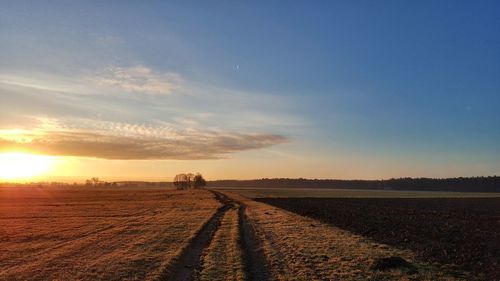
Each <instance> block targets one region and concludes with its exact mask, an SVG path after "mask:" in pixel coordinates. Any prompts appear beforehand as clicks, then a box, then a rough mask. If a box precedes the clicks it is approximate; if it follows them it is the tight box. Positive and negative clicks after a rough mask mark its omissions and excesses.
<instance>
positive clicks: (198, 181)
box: [193, 173, 207, 188]
mask: <svg viewBox="0 0 500 281" xmlns="http://www.w3.org/2000/svg"><path fill="white" fill-rule="evenodd" d="M206 185H207V181H206V180H205V179H204V178H203V176H202V175H201V174H200V173H197V174H196V176H194V181H193V187H194V188H203V187H204V186H206Z"/></svg>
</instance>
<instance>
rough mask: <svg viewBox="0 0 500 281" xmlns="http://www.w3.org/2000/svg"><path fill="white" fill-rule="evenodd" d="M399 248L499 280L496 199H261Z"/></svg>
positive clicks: (499, 223) (499, 211)
mask: <svg viewBox="0 0 500 281" xmlns="http://www.w3.org/2000/svg"><path fill="white" fill-rule="evenodd" d="M257 200H258V201H259V202H264V203H267V204H271V205H273V206H276V207H279V208H282V209H286V210H289V211H292V212H294V213H297V214H300V215H304V216H307V217H311V218H315V219H318V220H320V221H322V222H324V223H328V224H330V225H334V226H336V227H339V228H342V229H345V230H348V231H350V232H351V233H356V234H358V235H362V236H364V237H368V238H370V239H372V240H373V241H377V242H379V243H384V244H387V245H391V246H393V247H396V248H400V249H410V250H412V251H413V252H414V253H415V254H416V255H417V258H418V259H420V260H429V261H432V262H436V263H441V264H449V265H453V266H454V268H456V269H461V270H466V271H469V272H471V273H472V276H474V277H475V278H477V279H478V280H498V278H500V262H499V261H500V220H499V219H500V198H418V199H415V198H405V199H396V198H384V199H382V198H365V199H362V198H261V199H257Z"/></svg>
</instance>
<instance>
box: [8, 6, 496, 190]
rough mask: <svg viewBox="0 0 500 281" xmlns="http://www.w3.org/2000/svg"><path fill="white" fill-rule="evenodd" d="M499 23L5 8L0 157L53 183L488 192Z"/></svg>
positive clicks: (287, 12) (225, 10) (437, 15)
mask: <svg viewBox="0 0 500 281" xmlns="http://www.w3.org/2000/svg"><path fill="white" fill-rule="evenodd" d="M498 11H500V3H499V2H498V1H314V2H310V1H286V3H285V2H280V1H2V2H1V3H0V62H1V63H0V152H2V153H9V152H18V151H24V152H29V153H33V154H41V155H49V156H51V157H54V159H55V163H56V164H55V165H54V167H52V168H51V169H50V171H46V172H45V173H43V175H40V177H41V178H42V179H54V180H61V179H63V180H64V179H69V180H73V179H84V178H87V177H90V176H99V177H100V178H101V179H104V180H122V179H133V180H171V179H172V178H173V176H174V175H175V174H177V173H180V172H186V171H189V172H200V173H202V174H203V175H205V177H206V178H208V179H251V178H264V177H294V178H295V177H306V178H339V179H352V178H356V179H381V178H391V177H406V176H410V177H455V176H483V175H484V176H487V175H495V174H496V175H498V174H500V110H499V108H500V16H499V13H498ZM28 165H29V164H28Z"/></svg>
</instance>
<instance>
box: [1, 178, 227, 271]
mask: <svg viewBox="0 0 500 281" xmlns="http://www.w3.org/2000/svg"><path fill="white" fill-rule="evenodd" d="M219 206H220V203H218V202H217V201H216V200H215V199H214V198H213V195H212V194H211V193H209V192H206V191H202V192H193V191H173V190H171V191H164V190H159V189H153V190H148V189H94V188H88V187H85V188H76V189H75V188H63V189H61V188H28V187H27V188H0V248H1V249H2V251H0V280H75V279H80V280H96V279H98V280H143V279H147V278H151V279H154V277H155V276H156V275H157V274H160V272H161V271H162V269H163V268H164V267H166V266H167V265H168V263H169V262H170V261H171V259H172V258H174V257H176V256H177V255H178V252H179V251H180V250H181V248H182V247H183V246H184V245H185V244H186V243H187V242H188V239H189V238H190V237H191V236H193V235H194V234H195V233H196V231H197V230H198V229H199V228H200V226H201V225H202V224H204V223H205V222H206V221H207V220H208V219H209V218H210V217H211V216H212V215H213V214H214V213H215V212H216V210H217V208H218V207H219Z"/></svg>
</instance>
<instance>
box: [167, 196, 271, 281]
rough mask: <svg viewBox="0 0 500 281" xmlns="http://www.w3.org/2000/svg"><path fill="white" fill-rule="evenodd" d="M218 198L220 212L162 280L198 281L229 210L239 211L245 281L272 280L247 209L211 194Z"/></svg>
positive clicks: (168, 269)
mask: <svg viewBox="0 0 500 281" xmlns="http://www.w3.org/2000/svg"><path fill="white" fill-rule="evenodd" d="M212 193H214V195H215V198H216V199H217V200H218V201H219V202H220V203H222V204H223V205H222V207H220V208H219V209H218V210H217V212H216V213H215V214H214V215H213V216H212V217H211V218H210V219H209V220H208V222H207V223H206V224H205V225H204V226H203V227H202V228H201V229H200V230H199V232H198V233H197V234H196V235H195V236H194V237H193V238H192V239H191V241H190V242H189V245H188V246H187V247H185V248H184V249H183V251H182V253H181V255H180V256H179V257H178V258H177V260H175V262H174V263H172V264H171V265H170V266H169V268H167V269H166V270H165V271H164V274H162V275H161V276H160V279H159V280H166V281H190V280H196V279H198V278H197V277H198V274H199V271H200V269H201V268H202V266H203V265H202V259H201V258H202V254H203V252H204V250H205V249H207V248H208V247H209V245H210V243H211V241H212V238H213V237H214V234H215V233H216V231H217V230H218V229H219V227H220V224H221V220H222V219H223V217H224V215H225V214H226V212H227V211H228V210H229V209H230V208H237V209H238V220H239V222H238V227H239V235H240V243H239V245H240V247H241V250H242V253H243V257H242V259H243V265H244V272H245V278H244V279H245V280H259V281H266V280H269V279H270V272H269V269H268V267H267V265H266V262H265V257H264V254H263V253H262V250H261V247H260V245H259V241H258V240H257V239H256V237H255V232H254V229H253V226H252V225H251V223H250V222H249V221H248V218H247V216H246V214H245V210H246V206H245V205H244V204H243V203H241V202H236V201H234V200H233V199H231V198H229V197H228V196H226V195H224V194H222V193H220V192H216V191H212Z"/></svg>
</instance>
